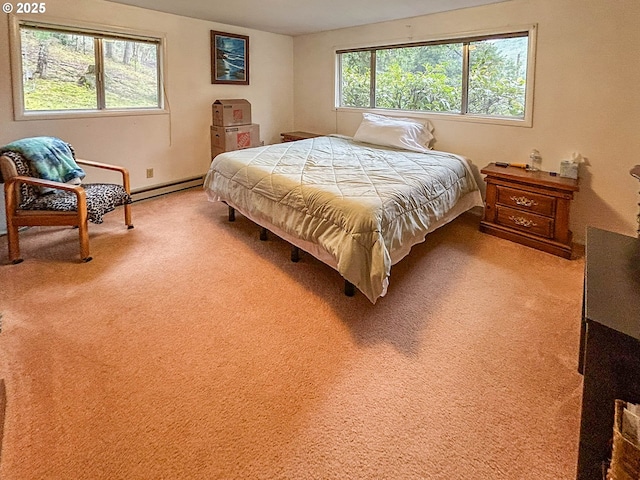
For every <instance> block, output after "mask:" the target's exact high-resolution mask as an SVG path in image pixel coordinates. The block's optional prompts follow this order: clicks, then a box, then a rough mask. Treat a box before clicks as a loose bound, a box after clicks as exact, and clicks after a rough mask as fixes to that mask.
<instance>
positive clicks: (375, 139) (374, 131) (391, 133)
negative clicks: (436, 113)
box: [353, 113, 433, 152]
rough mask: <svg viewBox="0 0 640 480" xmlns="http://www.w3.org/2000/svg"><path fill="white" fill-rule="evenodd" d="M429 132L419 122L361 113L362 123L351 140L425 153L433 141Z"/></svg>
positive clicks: (427, 128)
mask: <svg viewBox="0 0 640 480" xmlns="http://www.w3.org/2000/svg"><path fill="white" fill-rule="evenodd" d="M427 123H428V121H427ZM429 126H430V124H429ZM429 130H430V129H429V127H427V126H426V125H425V124H424V123H421V122H420V121H416V120H412V119H408V118H394V117H386V116H384V115H376V114H374V113H363V114H362V122H361V123H360V126H359V127H358V130H357V131H356V133H355V135H354V136H353V139H354V140H356V141H358V142H365V143H372V144H374V145H382V146H385V147H396V148H403V149H405V150H411V151H414V152H427V151H429V143H430V142H431V140H433V135H432V134H431V132H430V131H429Z"/></svg>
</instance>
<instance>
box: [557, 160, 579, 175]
mask: <svg viewBox="0 0 640 480" xmlns="http://www.w3.org/2000/svg"><path fill="white" fill-rule="evenodd" d="M560 176H561V177H564V178H573V179H577V178H578V164H577V163H574V162H572V161H570V160H564V161H562V162H560Z"/></svg>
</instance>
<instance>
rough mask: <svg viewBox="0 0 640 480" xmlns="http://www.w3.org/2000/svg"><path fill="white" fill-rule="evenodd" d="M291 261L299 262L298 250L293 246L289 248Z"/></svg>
mask: <svg viewBox="0 0 640 480" xmlns="http://www.w3.org/2000/svg"><path fill="white" fill-rule="evenodd" d="M291 261H292V262H294V263H297V262H299V261H300V249H299V248H298V247H296V246H294V245H292V246H291Z"/></svg>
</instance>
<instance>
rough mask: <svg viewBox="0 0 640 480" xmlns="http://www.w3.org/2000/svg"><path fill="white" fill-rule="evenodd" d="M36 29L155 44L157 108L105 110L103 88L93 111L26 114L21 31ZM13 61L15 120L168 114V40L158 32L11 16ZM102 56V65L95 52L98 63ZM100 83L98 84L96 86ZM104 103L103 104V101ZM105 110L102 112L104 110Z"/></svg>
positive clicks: (97, 53)
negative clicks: (156, 55)
mask: <svg viewBox="0 0 640 480" xmlns="http://www.w3.org/2000/svg"><path fill="white" fill-rule="evenodd" d="M23 26H25V27H35V28H43V29H47V30H54V31H58V32H63V33H71V34H81V35H87V36H91V37H94V39H95V38H102V39H112V40H132V41H138V42H147V43H155V44H157V45H158V60H157V65H158V67H157V68H158V100H159V102H158V103H159V106H158V107H131V108H105V106H104V88H105V87H104V84H103V83H101V86H100V88H96V95H97V98H98V104H97V106H96V108H93V109H77V110H36V111H28V110H25V105H24V84H23V79H24V72H23V65H22V41H21V32H20V31H21V27H23ZM9 27H10V32H9V35H10V45H9V50H10V57H11V58H10V60H11V89H12V94H13V112H14V120H16V121H20V120H46V119H58V118H59V119H62V118H86V117H115V116H138V115H159V114H167V113H169V108H168V101H167V99H166V82H167V72H166V36H165V35H164V34H161V33H157V32H149V31H139V30H136V31H133V30H130V29H126V28H120V27H112V26H109V27H107V26H103V25H97V24H91V23H86V22H82V23H80V22H73V21H69V20H66V19H65V20H63V19H55V18H47V19H45V20H43V19H42V16H40V15H39V16H37V17H34V16H33V15H24V16H18V15H10V24H9ZM98 55H100V59H101V61H103V57H102V52H96V59H97V58H98ZM96 68H97V69H98V68H99V69H103V66H102V65H100V66H98V65H96ZM96 83H98V82H96ZM101 99H102V100H101ZM101 106H102V108H101Z"/></svg>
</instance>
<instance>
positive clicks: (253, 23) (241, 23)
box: [108, 0, 509, 35]
mask: <svg viewBox="0 0 640 480" xmlns="http://www.w3.org/2000/svg"><path fill="white" fill-rule="evenodd" d="M108 1H111V2H115V3H123V4H126V5H133V6H137V7H142V8H148V9H150V10H158V11H160V12H166V13H174V14H177V15H183V16H186V17H193V18H200V19H203V20H210V21H213V22H218V23H224V24H226V25H234V26H238V27H246V28H252V29H255V30H262V31H265V32H272V33H281V34H284V35H302V34H306V33H314V32H321V31H326V30H334V29H336V28H344V27H353V26H357V25H366V24H369V23H377V22H384V21H387V20H397V19H400V18H409V17H416V16H419V15H427V14H430V13H437V12H444V11H448V10H457V9H460V8H467V7H475V6H478V5H486V4H489V3H500V2H504V1H509V0H108Z"/></svg>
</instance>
